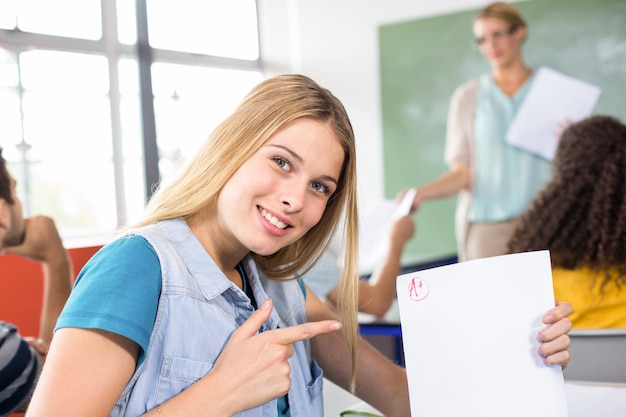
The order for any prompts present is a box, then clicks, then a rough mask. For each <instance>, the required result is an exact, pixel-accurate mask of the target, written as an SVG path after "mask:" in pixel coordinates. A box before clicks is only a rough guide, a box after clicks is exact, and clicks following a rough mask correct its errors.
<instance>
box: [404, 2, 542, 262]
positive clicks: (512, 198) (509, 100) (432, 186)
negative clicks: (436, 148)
mask: <svg viewBox="0 0 626 417" xmlns="http://www.w3.org/2000/svg"><path fill="white" fill-rule="evenodd" d="M473 29H474V42H475V45H476V47H477V48H478V49H479V50H480V52H481V53H482V55H483V56H484V58H485V59H486V60H487V61H488V62H489V64H490V66H491V72H490V73H488V74H483V75H482V76H480V77H479V78H477V79H474V80H471V81H469V82H466V83H464V84H463V85H461V86H460V87H458V88H457V89H456V91H455V92H454V95H453V96H452V100H451V104H450V109H449V113H448V126H447V138H446V149H445V161H446V164H447V165H448V167H449V170H448V171H447V172H446V173H444V174H443V175H441V176H440V177H438V178H436V179H435V180H434V181H432V182H430V183H428V184H424V185H421V186H419V187H418V189H419V191H418V193H417V195H416V197H415V200H414V201H413V209H417V208H418V207H419V206H420V204H421V203H422V202H423V201H426V200H431V199H437V198H443V197H449V196H452V195H454V194H457V193H458V194H459V196H458V202H457V211H456V237H457V244H458V254H459V260H470V259H476V258H484V257H488V256H496V255H502V254H505V253H506V252H507V247H506V244H507V241H508V239H509V237H510V236H511V234H512V232H513V229H514V227H515V224H516V220H517V218H518V217H519V215H520V214H521V213H522V212H523V211H524V209H525V208H526V207H527V206H528V204H529V202H530V201H531V200H532V199H533V197H534V196H535V195H536V193H537V192H538V191H539V190H540V189H541V188H542V186H543V185H544V184H545V183H546V182H547V180H548V179H549V177H550V161H548V160H545V159H543V158H541V157H539V156H537V155H534V154H532V153H529V152H527V151H525V150H522V149H520V148H517V147H514V146H512V145H510V144H508V143H507V141H506V140H505V135H506V132H507V129H508V127H509V125H510V124H511V122H512V121H513V118H514V117H515V114H516V112H517V109H518V108H519V106H520V104H521V103H522V102H523V100H524V98H525V96H526V94H527V92H528V90H529V88H530V85H531V83H532V80H533V70H532V69H531V68H529V67H528V66H527V65H526V64H525V63H524V59H523V57H522V45H523V44H524V41H525V39H526V36H527V29H526V22H525V21H524V19H523V17H522V16H521V14H520V13H519V11H518V10H517V8H516V7H515V6H513V5H512V4H508V3H502V2H497V3H492V4H490V5H488V6H486V7H485V8H483V9H482V10H480V11H479V12H478V14H477V15H476V17H475V19H474V26H473Z"/></svg>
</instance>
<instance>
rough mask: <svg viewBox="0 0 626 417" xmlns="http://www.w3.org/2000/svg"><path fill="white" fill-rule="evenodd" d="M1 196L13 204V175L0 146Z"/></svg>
mask: <svg viewBox="0 0 626 417" xmlns="http://www.w3.org/2000/svg"><path fill="white" fill-rule="evenodd" d="M0 198H1V199H3V200H4V201H6V202H7V203H9V204H13V203H14V201H13V197H12V195H11V176H10V175H9V170H8V169H7V163H6V161H5V160H4V157H3V156H2V147H0Z"/></svg>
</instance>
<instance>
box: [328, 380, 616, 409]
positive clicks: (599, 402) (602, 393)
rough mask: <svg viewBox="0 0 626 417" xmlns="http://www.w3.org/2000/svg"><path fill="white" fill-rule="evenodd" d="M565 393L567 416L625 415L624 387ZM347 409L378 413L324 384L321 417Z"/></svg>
mask: <svg viewBox="0 0 626 417" xmlns="http://www.w3.org/2000/svg"><path fill="white" fill-rule="evenodd" d="M565 394H566V396H567V408H568V413H569V417H624V415H625V414H626V412H625V411H624V410H626V384H622V383H610V382H606V383H600V382H585V381H566V382H565ZM538 407H540V405H538ZM346 409H350V410H358V411H367V412H370V413H375V414H376V413H378V414H380V412H378V411H377V410H376V409H375V408H373V407H372V406H370V405H369V404H367V403H365V402H363V401H361V400H360V399H359V398H357V397H355V396H353V395H352V394H350V393H349V392H347V391H344V390H342V389H341V388H339V387H338V386H336V385H334V384H332V383H331V382H329V381H324V412H325V414H324V415H325V416H326V417H338V416H339V413H340V412H341V411H343V410H346Z"/></svg>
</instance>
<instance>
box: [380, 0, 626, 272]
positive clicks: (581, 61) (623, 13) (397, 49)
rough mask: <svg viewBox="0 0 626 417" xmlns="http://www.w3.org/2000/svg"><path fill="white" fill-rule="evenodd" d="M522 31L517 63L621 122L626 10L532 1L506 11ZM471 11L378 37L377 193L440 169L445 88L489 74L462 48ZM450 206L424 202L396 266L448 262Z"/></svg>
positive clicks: (584, 0) (577, 0)
mask: <svg viewBox="0 0 626 417" xmlns="http://www.w3.org/2000/svg"><path fill="white" fill-rule="evenodd" d="M516 5H517V6H518V7H519V9H520V11H521V12H522V14H523V15H524V18H525V19H526V22H527V25H528V39H527V40H526V44H525V45H524V58H525V61H526V63H527V64H528V65H530V66H532V67H534V68H538V67H539V66H546V67H549V68H552V69H555V70H557V71H560V72H562V73H564V74H567V75H570V76H572V77H576V78H579V79H582V80H584V81H586V82H589V83H592V84H595V85H598V86H599V87H601V88H602V93H601V95H600V99H599V101H598V104H597V105H596V108H595V109H594V114H610V115H613V116H616V117H618V118H620V119H621V120H622V121H624V122H626V1H625V0H593V1H592V0H533V1H526V2H520V3H516ZM476 12H477V10H476V9H474V10H468V11H464V12H460V13H454V14H448V15H442V16H436V17H430V18H425V19H418V20H412V21H407V22H401V23H396V24H389V25H384V26H381V27H380V28H379V45H380V76H381V98H382V123H383V149H384V173H385V194H386V196H387V197H388V198H392V197H394V196H395V195H396V193H397V192H398V191H400V190H401V189H404V188H406V187H409V186H413V185H416V184H422V183H426V182H428V181H430V180H432V179H434V178H435V177H436V176H438V175H440V174H442V173H444V172H445V170H446V166H445V165H444V162H443V151H444V144H445V132H446V118H447V112H448V105H449V102H450V97H451V95H452V92H453V91H454V89H455V88H456V87H457V86H458V85H460V84H461V83H463V82H464V81H467V80H469V79H472V78H475V77H477V76H479V75H481V74H483V73H485V72H488V71H489V66H488V64H487V62H486V61H485V60H484V59H483V58H482V56H481V55H480V52H479V51H477V50H475V49H474V48H472V46H471V44H470V39H471V36H472V21H473V18H474V16H475V14H476ZM455 204H456V198H448V199H443V200H440V201H429V202H426V203H425V204H424V205H423V206H422V207H421V208H420V211H419V212H418V213H417V214H416V219H417V224H418V230H417V234H416V237H415V238H414V239H413V240H412V241H411V242H410V244H409V245H408V247H407V249H406V254H405V258H408V259H411V260H419V261H421V260H424V261H429V260H434V259H437V258H441V257H446V256H449V255H451V254H455V253H456V241H455V237H454V208H455Z"/></svg>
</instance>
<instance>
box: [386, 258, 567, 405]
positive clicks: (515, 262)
mask: <svg viewBox="0 0 626 417" xmlns="http://www.w3.org/2000/svg"><path fill="white" fill-rule="evenodd" d="M397 293H398V305H399V308H400V320H401V324H402V336H403V343H404V355H405V361H406V369H407V378H408V383H409V394H410V401H411V415H412V416H413V417H458V416H464V417H502V416H507V417H527V416H533V417H540V416H545V417H567V405H566V396H565V388H564V382H563V372H562V370H561V368H560V367H559V366H547V365H545V364H544V363H543V362H542V360H541V358H540V357H539V355H538V353H537V349H538V348H539V345H540V344H539V342H538V341H537V333H538V332H539V331H540V330H541V329H543V328H544V327H545V325H544V324H543V323H542V321H541V319H542V317H543V315H544V314H545V312H547V311H548V310H549V309H550V308H552V307H554V294H553V290H552V276H551V267H550V257H549V253H548V252H547V251H538V252H527V253H520V254H513V255H504V256H497V257H493V258H485V259H478V260H473V261H467V262H461V263H458V264H453V265H447V266H443V267H438V268H433V269H429V270H424V271H417V272H413V273H410V274H405V275H401V276H399V277H398V279H397Z"/></svg>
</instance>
